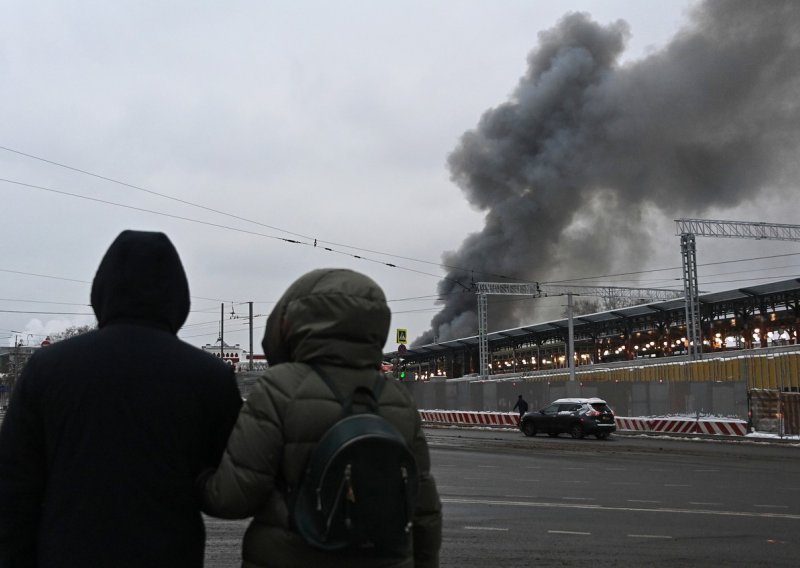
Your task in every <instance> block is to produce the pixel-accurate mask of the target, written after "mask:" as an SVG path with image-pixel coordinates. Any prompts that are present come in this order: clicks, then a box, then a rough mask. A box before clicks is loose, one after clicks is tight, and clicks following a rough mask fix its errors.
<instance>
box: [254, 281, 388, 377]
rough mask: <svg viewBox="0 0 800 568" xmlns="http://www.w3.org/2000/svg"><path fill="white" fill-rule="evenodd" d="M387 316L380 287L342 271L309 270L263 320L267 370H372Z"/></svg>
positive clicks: (379, 357)
mask: <svg viewBox="0 0 800 568" xmlns="http://www.w3.org/2000/svg"><path fill="white" fill-rule="evenodd" d="M389 320H390V312H389V306H388V305H387V304H386V297H385V296H384V294H383V290H381V288H380V286H378V285H377V284H376V283H375V282H374V281H373V280H372V279H371V278H369V277H367V276H364V275H363V274H360V273H358V272H354V271H352V270H345V269H331V268H327V269H319V270H313V271H311V272H309V273H308V274H305V275H304V276H301V277H300V278H299V279H297V280H296V281H295V282H294V284H292V285H291V286H289V288H288V289H287V290H286V292H285V293H284V294H283V296H282V297H281V299H280V300H278V303H277V305H276V306H275V309H273V310H272V313H271V314H270V316H269V318H268V319H267V330H266V333H265V334H264V340H263V341H262V342H261V346H262V347H263V348H264V353H265V355H266V357H267V361H269V364H270V366H272V365H277V364H279V363H286V362H290V361H294V362H303V363H311V362H313V363H316V364H319V365H337V366H342V367H351V368H358V369H360V368H377V367H379V366H380V363H381V360H382V358H383V346H384V344H385V343H386V338H387V334H388V332H389Z"/></svg>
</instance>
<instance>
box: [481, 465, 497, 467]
mask: <svg viewBox="0 0 800 568" xmlns="http://www.w3.org/2000/svg"><path fill="white" fill-rule="evenodd" d="M478 467H497V466H496V465H479V466H478Z"/></svg>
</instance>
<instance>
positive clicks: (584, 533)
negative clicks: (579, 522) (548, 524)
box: [547, 531, 592, 536]
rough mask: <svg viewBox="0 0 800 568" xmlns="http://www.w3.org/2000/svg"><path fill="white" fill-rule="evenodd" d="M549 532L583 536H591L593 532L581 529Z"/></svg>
mask: <svg viewBox="0 0 800 568" xmlns="http://www.w3.org/2000/svg"><path fill="white" fill-rule="evenodd" d="M547 532H548V534H577V535H582V536H590V535H591V534H592V533H590V532H581V531H547Z"/></svg>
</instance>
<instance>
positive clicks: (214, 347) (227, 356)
mask: <svg viewBox="0 0 800 568" xmlns="http://www.w3.org/2000/svg"><path fill="white" fill-rule="evenodd" d="M201 349H202V350H203V351H206V352H208V353H210V354H211V355H213V356H214V357H217V358H220V359H222V360H223V361H225V362H226V363H227V364H228V365H232V366H233V367H234V368H235V369H236V370H237V371H247V370H248V369H249V368H250V358H251V354H250V353H248V352H247V350H246V349H242V347H241V346H240V345H239V344H238V343H237V344H236V345H228V344H227V343H225V342H224V341H223V342H222V346H221V347H220V341H219V340H217V341H216V343H214V344H211V343H206V344H205V345H203V346H202V347H201ZM252 359H253V369H258V370H261V369H266V367H267V358H266V357H265V356H264V355H252Z"/></svg>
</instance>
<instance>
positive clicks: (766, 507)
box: [753, 505, 789, 509]
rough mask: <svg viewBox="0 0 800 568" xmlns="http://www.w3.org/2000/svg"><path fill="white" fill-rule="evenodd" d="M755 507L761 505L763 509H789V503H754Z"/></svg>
mask: <svg viewBox="0 0 800 568" xmlns="http://www.w3.org/2000/svg"><path fill="white" fill-rule="evenodd" d="M753 507H761V508H762V509H788V508H789V506H788V505H753Z"/></svg>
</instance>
